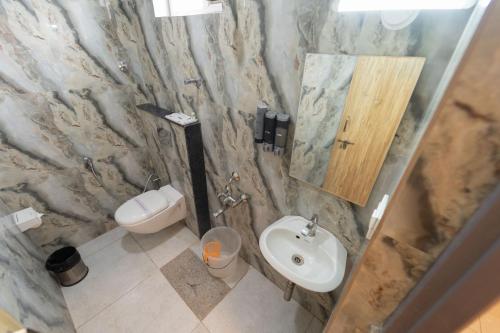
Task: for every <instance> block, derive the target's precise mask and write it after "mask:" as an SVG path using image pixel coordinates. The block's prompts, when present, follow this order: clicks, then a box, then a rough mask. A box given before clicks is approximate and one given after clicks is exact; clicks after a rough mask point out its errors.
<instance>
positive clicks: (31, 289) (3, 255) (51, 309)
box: [0, 201, 75, 333]
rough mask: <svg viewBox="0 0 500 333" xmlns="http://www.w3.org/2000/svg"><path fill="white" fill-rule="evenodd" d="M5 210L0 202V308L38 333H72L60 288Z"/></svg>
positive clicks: (41, 257)
mask: <svg viewBox="0 0 500 333" xmlns="http://www.w3.org/2000/svg"><path fill="white" fill-rule="evenodd" d="M8 212H9V210H8V208H7V207H6V206H5V205H4V203H3V202H2V201H0V295H2V296H1V297H0V308H1V309H3V310H5V311H7V312H8V313H9V314H10V315H11V316H13V317H14V318H15V319H16V320H18V321H19V322H20V323H21V324H22V325H23V326H25V327H29V328H32V329H34V330H36V331H39V332H59V333H70V332H75V329H74V327H73V322H72V321H71V317H70V315H69V312H68V309H67V308H66V303H65V302H64V298H63V295H62V293H61V290H60V288H59V286H58V285H57V283H56V282H55V280H54V279H53V278H52V277H51V276H50V275H49V273H48V272H47V271H46V270H45V268H44V262H45V258H44V256H43V255H42V252H41V251H40V249H39V248H38V247H37V246H35V245H34V244H33V243H32V241H31V240H30V239H29V238H28V237H27V236H26V235H24V234H23V233H21V232H20V230H19V229H18V228H17V226H16V225H15V224H14V220H13V219H12V217H11V216H10V215H6V214H7V213H8ZM42 309H43V310H42Z"/></svg>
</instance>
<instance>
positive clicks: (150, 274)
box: [70, 233, 161, 330]
mask: <svg viewBox="0 0 500 333" xmlns="http://www.w3.org/2000/svg"><path fill="white" fill-rule="evenodd" d="M128 235H130V237H131V238H132V240H133V241H134V243H135V244H137V246H138V247H139V249H140V250H141V251H142V253H143V254H145V255H146V257H147V258H148V259H149V261H150V262H151V263H152V264H153V267H154V268H155V269H156V268H157V266H156V265H155V263H154V262H153V260H151V258H150V257H149V256H148V255H147V253H146V252H145V251H144V249H143V248H142V247H141V245H140V244H139V242H138V241H137V240H136V239H135V238H134V236H133V235H131V234H130V233H127V234H125V235H124V236H123V237H121V238H119V239H117V240H115V241H113V242H111V243H110V244H108V245H106V246H105V247H103V248H102V249H100V250H99V251H97V252H96V253H94V254H92V255H91V256H89V257H87V258H90V257H92V256H94V255H96V254H98V253H99V252H101V251H103V250H104V249H106V248H108V247H109V246H111V245H113V244H115V243H116V242H118V241H121V240H122V239H123V238H125V237H126V236H128ZM153 273H154V271H152V272H151V273H149V274H147V275H146V276H145V277H144V279H141V280H140V281H139V282H137V283H136V284H134V285H133V286H131V288H130V289H129V290H127V291H125V293H124V294H122V295H120V296H119V297H118V298H117V299H116V300H114V301H113V302H111V303H110V304H108V305H106V306H105V307H104V308H102V309H101V310H100V311H99V312H97V313H96V314H94V315H93V316H91V317H90V318H89V319H87V320H86V321H85V322H83V323H82V324H80V325H79V326H76V325H75V328H76V329H77V330H78V329H80V328H81V327H82V326H84V325H85V324H87V323H88V322H90V321H91V320H92V319H94V318H95V317H97V316H98V315H99V314H101V313H102V312H103V311H105V310H106V309H108V308H109V307H110V306H112V305H113V304H115V303H116V302H118V301H119V300H120V299H122V298H123V297H124V296H126V295H128V294H129V293H130V292H131V291H132V290H134V289H135V288H136V287H137V286H138V285H140V284H141V283H142V282H144V281H146V280H147V279H149V278H150V277H151V276H152V275H153ZM160 273H161V272H160ZM70 315H71V311H70ZM73 325H74V322H73Z"/></svg>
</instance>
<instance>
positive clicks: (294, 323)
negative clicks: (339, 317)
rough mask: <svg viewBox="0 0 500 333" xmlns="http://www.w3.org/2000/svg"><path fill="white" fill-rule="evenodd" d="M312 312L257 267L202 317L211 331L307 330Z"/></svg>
mask: <svg viewBox="0 0 500 333" xmlns="http://www.w3.org/2000/svg"><path fill="white" fill-rule="evenodd" d="M311 317H312V316H311V314H310V313H309V312H307V311H306V310H305V309H304V308H302V307H301V306H300V305H299V304H297V303H296V302H295V301H293V300H292V301H290V302H286V301H284V300H283V293H282V291H281V290H280V289H279V288H278V287H276V286H275V285H274V284H273V283H272V282H271V281H269V280H267V279H266V278H265V277H264V276H263V275H262V274H260V273H259V272H257V271H256V270H255V269H253V268H250V270H249V272H248V274H247V275H246V276H245V277H244V278H243V279H242V280H241V281H240V283H239V284H238V285H237V286H236V287H235V288H234V289H232V290H231V292H230V293H229V294H228V295H227V296H226V298H224V300H223V301H222V302H221V303H219V305H217V306H216V307H215V308H214V310H212V312H211V313H210V314H209V315H208V316H207V317H206V318H205V319H204V320H203V324H204V325H205V326H206V327H207V328H208V330H209V331H210V332H217V333H226V332H227V333H230V332H241V333H244V332H248V333H252V332H262V333H266V332H273V333H279V332H283V333H285V332H286V333H292V332H304V331H305V330H306V329H307V327H308V324H309V323H310V321H311Z"/></svg>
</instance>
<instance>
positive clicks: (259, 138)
mask: <svg viewBox="0 0 500 333" xmlns="http://www.w3.org/2000/svg"><path fill="white" fill-rule="evenodd" d="M267 111H269V107H268V106H267V104H266V103H264V102H261V103H260V104H259V105H257V114H256V116H255V128H254V138H255V143H262V142H264V118H265V117H266V113H267Z"/></svg>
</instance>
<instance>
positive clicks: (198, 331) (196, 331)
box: [191, 323, 210, 333]
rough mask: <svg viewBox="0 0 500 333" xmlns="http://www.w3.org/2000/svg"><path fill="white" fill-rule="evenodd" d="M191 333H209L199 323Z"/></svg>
mask: <svg viewBox="0 0 500 333" xmlns="http://www.w3.org/2000/svg"><path fill="white" fill-rule="evenodd" d="M191 333H210V331H209V330H208V329H207V328H206V327H205V325H203V324H202V323H199V324H198V326H196V328H195V329H194V330H193V331H192V332H191Z"/></svg>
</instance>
